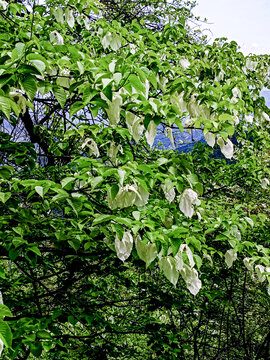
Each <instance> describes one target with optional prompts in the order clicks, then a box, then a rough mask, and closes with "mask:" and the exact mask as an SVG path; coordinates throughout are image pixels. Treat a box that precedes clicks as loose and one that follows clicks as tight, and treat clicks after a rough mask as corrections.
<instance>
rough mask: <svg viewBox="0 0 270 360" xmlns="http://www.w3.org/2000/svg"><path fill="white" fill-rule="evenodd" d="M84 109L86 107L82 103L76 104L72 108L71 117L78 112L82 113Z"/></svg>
mask: <svg viewBox="0 0 270 360" xmlns="http://www.w3.org/2000/svg"><path fill="white" fill-rule="evenodd" d="M84 107H85V104H84V103H83V102H82V101H77V102H75V103H74V104H72V105H71V107H70V111H69V117H71V116H73V115H74V114H76V113H77V112H78V111H80V110H81V109H83V108H84Z"/></svg>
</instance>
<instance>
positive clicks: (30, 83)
mask: <svg viewBox="0 0 270 360" xmlns="http://www.w3.org/2000/svg"><path fill="white" fill-rule="evenodd" d="M21 84H22V87H23V89H24V91H25V92H26V94H27V96H28V97H29V99H30V100H31V101H32V100H33V99H34V97H35V95H36V92H37V83H36V79H35V78H34V77H33V76H31V75H28V76H26V77H25V79H24V80H23V81H22V82H21Z"/></svg>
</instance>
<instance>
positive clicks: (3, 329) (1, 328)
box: [0, 319, 12, 347]
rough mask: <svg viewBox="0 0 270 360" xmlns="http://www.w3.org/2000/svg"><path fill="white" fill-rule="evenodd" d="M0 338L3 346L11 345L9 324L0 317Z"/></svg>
mask: <svg viewBox="0 0 270 360" xmlns="http://www.w3.org/2000/svg"><path fill="white" fill-rule="evenodd" d="M0 339H1V340H2V342H3V343H4V345H5V346H7V347H11V344H12V333H11V330H10V327H9V325H8V324H7V322H6V321H3V320H1V319H0Z"/></svg>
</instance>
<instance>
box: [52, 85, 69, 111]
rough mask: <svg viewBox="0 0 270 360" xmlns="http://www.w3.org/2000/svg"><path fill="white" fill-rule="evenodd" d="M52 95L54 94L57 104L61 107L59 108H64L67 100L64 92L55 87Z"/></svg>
mask: <svg viewBox="0 0 270 360" xmlns="http://www.w3.org/2000/svg"><path fill="white" fill-rule="evenodd" d="M53 93H54V96H55V98H56V100H57V101H58V102H59V104H60V105H61V107H62V109H63V108H64V106H65V103H66V99H67V97H66V92H65V90H64V89H63V88H61V87H60V86H57V87H54V89H53Z"/></svg>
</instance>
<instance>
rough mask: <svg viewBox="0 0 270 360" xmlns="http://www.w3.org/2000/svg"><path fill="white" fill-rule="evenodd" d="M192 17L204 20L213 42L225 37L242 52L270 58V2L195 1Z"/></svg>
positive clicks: (242, 0)
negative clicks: (235, 43)
mask: <svg viewBox="0 0 270 360" xmlns="http://www.w3.org/2000/svg"><path fill="white" fill-rule="evenodd" d="M197 2H198V5H197V6H196V8H195V9H194V13H195V15H198V16H200V17H201V18H202V19H204V18H207V20H208V24H202V28H208V29H210V30H211V32H212V34H211V32H209V31H206V32H205V33H206V34H207V35H208V36H209V37H211V38H212V40H214V39H215V38H217V37H226V38H228V40H229V41H233V40H234V41H236V42H237V43H238V44H239V45H240V47H241V51H242V52H243V53H244V54H245V55H248V54H249V53H253V54H257V55H261V54H269V55H270V0H197Z"/></svg>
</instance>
